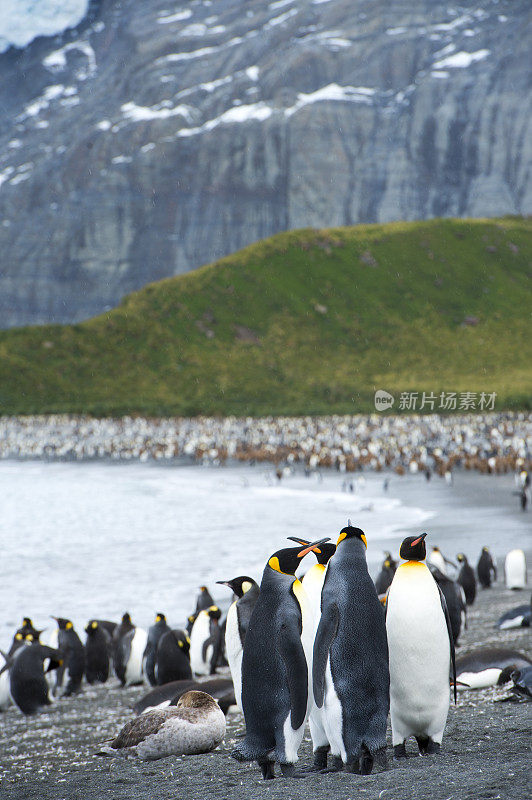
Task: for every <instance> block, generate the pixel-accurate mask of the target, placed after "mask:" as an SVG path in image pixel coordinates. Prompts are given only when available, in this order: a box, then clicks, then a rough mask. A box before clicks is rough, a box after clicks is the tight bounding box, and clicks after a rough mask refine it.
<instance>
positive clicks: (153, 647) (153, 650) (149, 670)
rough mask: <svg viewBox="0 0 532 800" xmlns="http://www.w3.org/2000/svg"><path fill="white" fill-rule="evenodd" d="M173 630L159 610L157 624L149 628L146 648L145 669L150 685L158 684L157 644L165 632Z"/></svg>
mask: <svg viewBox="0 0 532 800" xmlns="http://www.w3.org/2000/svg"><path fill="white" fill-rule="evenodd" d="M169 630H171V628H170V626H169V625H168V623H167V622H166V617H165V615H164V614H161V612H159V613H158V614H157V615H156V617H155V625H152V626H151V627H150V628H149V630H148V641H147V643H146V649H145V650H144V671H145V673H146V677H147V678H148V681H149V683H150V686H156V685H157V680H156V678H155V662H156V660H157V645H158V644H159V639H160V638H161V636H162V635H163V633H167V632H168V631H169Z"/></svg>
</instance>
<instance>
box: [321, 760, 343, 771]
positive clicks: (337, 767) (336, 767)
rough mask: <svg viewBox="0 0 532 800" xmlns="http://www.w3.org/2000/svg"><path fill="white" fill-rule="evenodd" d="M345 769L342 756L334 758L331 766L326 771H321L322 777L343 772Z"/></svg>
mask: <svg viewBox="0 0 532 800" xmlns="http://www.w3.org/2000/svg"><path fill="white" fill-rule="evenodd" d="M343 768H344V762H343V761H342V758H341V756H333V757H332V764H331V766H330V767H327V768H326V769H320V775H327V774H329V773H331V772H341V771H342V770H343Z"/></svg>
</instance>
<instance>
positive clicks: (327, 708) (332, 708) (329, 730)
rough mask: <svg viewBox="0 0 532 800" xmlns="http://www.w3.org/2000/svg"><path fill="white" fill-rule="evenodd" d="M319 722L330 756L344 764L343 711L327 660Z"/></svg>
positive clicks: (345, 756) (345, 755) (329, 662)
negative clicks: (329, 749) (337, 757)
mask: <svg viewBox="0 0 532 800" xmlns="http://www.w3.org/2000/svg"><path fill="white" fill-rule="evenodd" d="M321 720H322V723H323V726H324V729H325V733H326V735H327V739H328V740H329V744H330V746H331V755H333V756H341V758H342V761H343V762H344V763H345V761H346V759H347V754H346V749H345V745H344V740H343V737H342V732H343V729H344V727H343V725H344V723H343V711H342V704H341V702H340V698H339V697H338V695H337V694H336V689H335V688H334V683H333V679H332V672H331V659H330V656H329V658H328V659H327V667H326V669H325V692H324V695H323V706H322V716H321Z"/></svg>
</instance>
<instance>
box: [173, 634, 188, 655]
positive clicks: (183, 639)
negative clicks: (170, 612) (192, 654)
mask: <svg viewBox="0 0 532 800" xmlns="http://www.w3.org/2000/svg"><path fill="white" fill-rule="evenodd" d="M172 633H173V634H174V636H175V639H176V641H177V645H178V647H179V649H180V650H182V651H183V653H185V655H188V653H189V651H190V639H189V637H188V636H187V634H186V633H185V631H181V630H179V629H177V630H175V631H172Z"/></svg>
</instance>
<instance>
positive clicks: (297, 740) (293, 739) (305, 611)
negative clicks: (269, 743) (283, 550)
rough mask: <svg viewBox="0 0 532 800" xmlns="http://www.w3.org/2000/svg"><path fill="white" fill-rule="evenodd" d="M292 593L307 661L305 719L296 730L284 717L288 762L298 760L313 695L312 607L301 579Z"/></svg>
mask: <svg viewBox="0 0 532 800" xmlns="http://www.w3.org/2000/svg"><path fill="white" fill-rule="evenodd" d="M293 589H294V594H295V596H296V598H297V601H298V603H299V608H300V610H301V623H302V624H301V644H302V646H303V652H304V653H305V659H306V662H307V690H308V696H307V711H306V714H305V719H304V721H303V723H302V725H300V727H299V728H298V729H297V730H294V729H293V728H292V721H291V714H290V712H289V713H288V716H287V717H286V719H285V722H284V725H283V735H284V747H285V759H286V761H287V762H288V763H289V764H295V762H296V761H297V760H298V755H297V752H298V750H299V746H300V744H301V740H302V739H303V734H304V732H305V726H306V724H307V719H308V716H309V714H310V709H311V708H312V705H313V703H314V695H313V692H312V651H313V647H314V615H313V613H312V609H311V606H310V602H309V599H308V596H307V593H306V591H305V589H304V588H303V585H302V583H301V581H299V580H297V578H296V580H295V581H294V584H293Z"/></svg>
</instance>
